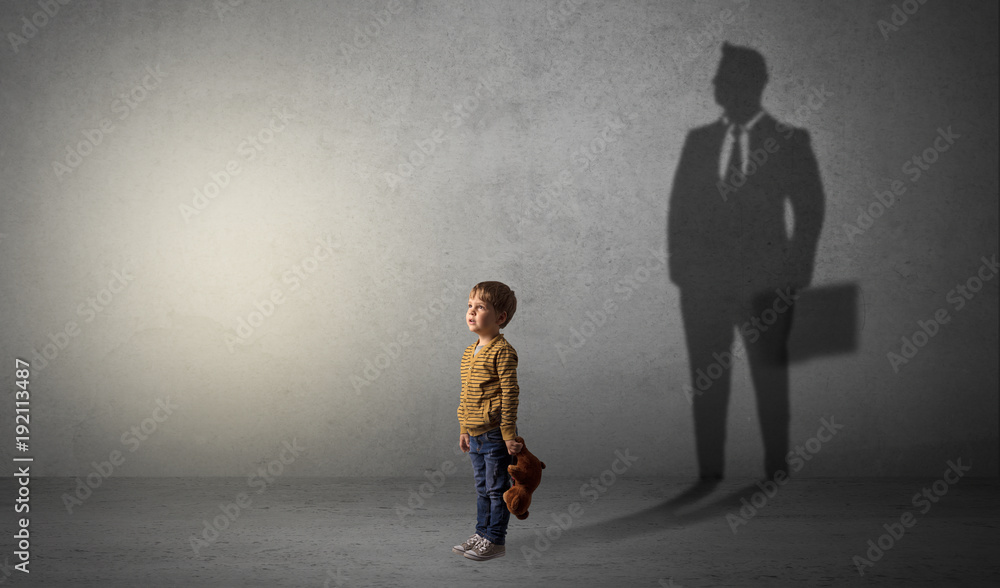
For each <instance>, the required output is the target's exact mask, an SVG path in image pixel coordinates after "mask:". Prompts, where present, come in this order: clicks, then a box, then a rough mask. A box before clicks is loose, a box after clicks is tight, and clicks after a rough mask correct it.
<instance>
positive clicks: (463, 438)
mask: <svg viewBox="0 0 1000 588" xmlns="http://www.w3.org/2000/svg"><path fill="white" fill-rule="evenodd" d="M458 448H459V449H461V450H462V452H463V453H468V452H469V434H468V433H462V434H461V435H459V436H458Z"/></svg>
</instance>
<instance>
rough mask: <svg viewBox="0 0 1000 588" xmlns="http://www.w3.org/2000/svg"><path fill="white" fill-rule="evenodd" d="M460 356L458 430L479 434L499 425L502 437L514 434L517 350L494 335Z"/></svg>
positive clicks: (501, 336) (515, 421) (503, 339)
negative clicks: (486, 341)
mask: <svg viewBox="0 0 1000 588" xmlns="http://www.w3.org/2000/svg"><path fill="white" fill-rule="evenodd" d="M478 344H479V340H478V339H477V340H476V342H475V343H473V344H472V345H469V346H468V347H467V348H466V349H465V354H464V355H462V370H461V371H462V395H461V398H460V400H459V403H458V424H459V431H460V432H462V433H468V434H470V435H482V434H483V433H485V432H486V431H489V430H490V429H495V428H496V427H500V431H501V432H502V433H503V438H504V439H505V440H508V439H513V438H514V437H515V436H516V429H515V425H516V424H517V395H518V392H519V390H518V387H517V351H515V350H514V348H513V347H511V345H510V343H508V342H507V340H506V339H505V338H504V336H503V335H497V336H496V337H494V338H493V339H492V340H491V341H490V342H489V343H487V344H486V345H485V346H483V348H482V349H480V350H479V353H476V354H475V355H473V352H474V351H475V350H476V345H478Z"/></svg>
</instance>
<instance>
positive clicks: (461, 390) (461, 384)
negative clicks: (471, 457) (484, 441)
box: [458, 352, 469, 435]
mask: <svg viewBox="0 0 1000 588" xmlns="http://www.w3.org/2000/svg"><path fill="white" fill-rule="evenodd" d="M466 355H468V352H466V353H463V354H462V365H463V366H464V365H465V356H466ZM458 376H459V377H458V434H459V435H466V434H468V433H469V429H467V428H466V427H465V425H464V424H463V423H464V422H465V410H464V408H465V403H464V402H463V400H464V398H462V396H463V395H464V394H465V380H464V378H465V374H464V373H463V372H462V368H461V367H460V368H459V373H458Z"/></svg>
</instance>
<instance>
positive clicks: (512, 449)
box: [504, 439, 524, 455]
mask: <svg viewBox="0 0 1000 588" xmlns="http://www.w3.org/2000/svg"><path fill="white" fill-rule="evenodd" d="M504 443H506V444H507V453H509V454H511V455H514V454H515V453H519V452H520V451H521V448H522V447H524V444H522V443H518V442H517V439H507V440H506V441H504Z"/></svg>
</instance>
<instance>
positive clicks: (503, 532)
mask: <svg viewBox="0 0 1000 588" xmlns="http://www.w3.org/2000/svg"><path fill="white" fill-rule="evenodd" d="M469 457H470V458H471V459H472V472H473V476H474V477H475V479H476V533H478V534H479V536H480V537H485V538H487V539H489V540H490V542H491V543H495V544H497V545H503V544H504V538H505V537H506V536H507V522H508V521H509V520H510V511H509V510H507V505H506V504H505V503H504V501H503V493H504V492H506V491H507V489H508V488H510V474H509V473H507V466H509V465H510V464H511V462H512V461H513V459H512V458H513V456H512V455H510V454H509V453H507V444H506V443H505V442H504V440H503V434H502V433H500V429H499V427H498V428H496V429H492V430H489V431H486V432H485V433H483V434H482V435H476V436H470V437H469Z"/></svg>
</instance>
